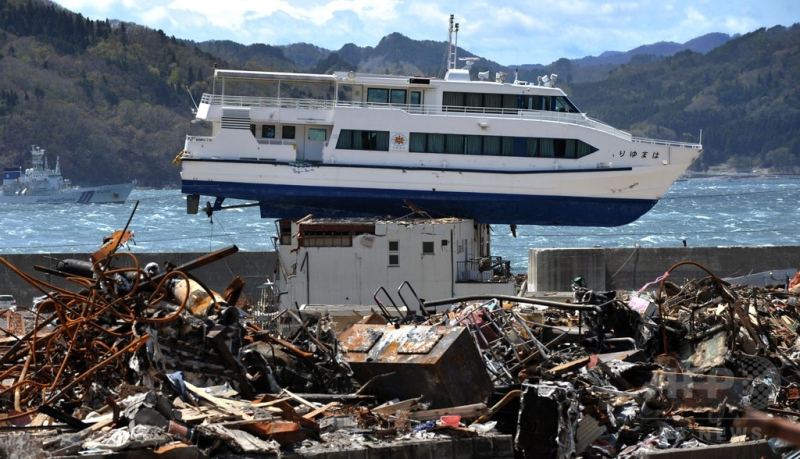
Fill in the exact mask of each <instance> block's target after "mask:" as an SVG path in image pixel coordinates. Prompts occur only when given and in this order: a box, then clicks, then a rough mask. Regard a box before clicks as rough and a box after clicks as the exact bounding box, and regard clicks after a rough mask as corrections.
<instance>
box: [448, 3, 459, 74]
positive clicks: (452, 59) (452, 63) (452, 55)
mask: <svg viewBox="0 0 800 459" xmlns="http://www.w3.org/2000/svg"><path fill="white" fill-rule="evenodd" d="M454 20H455V15H452V14H451V15H450V29H449V30H448V33H447V41H448V42H449V43H450V50H449V51H448V54H447V56H448V57H447V70H450V69H455V68H456V61H457V59H456V54H457V53H458V23H457V22H455V23H454V22H453V21H454ZM454 33H455V46H454V45H453V34H454Z"/></svg>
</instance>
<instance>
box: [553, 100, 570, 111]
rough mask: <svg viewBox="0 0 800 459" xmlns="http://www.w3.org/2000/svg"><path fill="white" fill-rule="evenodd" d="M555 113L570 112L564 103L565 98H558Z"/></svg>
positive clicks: (554, 108)
mask: <svg viewBox="0 0 800 459" xmlns="http://www.w3.org/2000/svg"><path fill="white" fill-rule="evenodd" d="M553 111H556V112H568V111H569V106H568V105H567V104H566V102H565V101H564V98H563V97H556V105H555V107H553Z"/></svg>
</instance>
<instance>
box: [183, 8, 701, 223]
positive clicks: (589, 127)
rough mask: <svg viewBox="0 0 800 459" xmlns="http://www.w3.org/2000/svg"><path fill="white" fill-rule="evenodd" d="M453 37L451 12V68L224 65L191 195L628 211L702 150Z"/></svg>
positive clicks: (502, 218) (269, 209) (318, 211)
mask: <svg viewBox="0 0 800 459" xmlns="http://www.w3.org/2000/svg"><path fill="white" fill-rule="evenodd" d="M457 29H458V28H457V25H456V32H457ZM452 37H453V20H452V17H451V21H450V52H449V56H448V70H447V73H446V75H445V77H444V78H443V79H437V78H432V77H421V76H412V77H408V76H393V75H369V74H359V73H355V72H352V71H351V72H334V73H333V74H331V75H318V74H299V73H282V72H264V71H244V70H229V69H215V71H214V89H213V92H212V94H208V93H206V94H204V95H203V96H202V99H201V101H200V104H199V106H198V107H197V110H196V120H193V122H210V123H211V127H212V132H211V135H209V136H193V135H190V136H187V138H186V141H185V146H184V149H183V151H181V153H180V154H179V155H178V157H176V160H175V163H176V164H178V163H180V164H181V166H182V170H181V187H182V191H183V193H184V194H186V195H187V206H188V211H189V212H190V213H192V212H196V211H197V208H198V204H199V201H200V196H201V195H202V196H207V197H213V198H215V199H214V203H213V205H212V204H211V203H210V202H209V203H208V204H207V207H208V208H209V210H211V211H213V210H219V209H223V208H224V207H223V201H224V200H225V199H229V198H231V199H239V200H247V201H252V202H253V204H254V205H258V206H259V207H260V210H261V216H262V217H264V218H300V217H303V216H305V215H308V214H313V215H314V216H315V217H319V218H348V217H376V216H377V217H385V216H394V217H402V216H406V215H411V214H417V215H427V216H430V217H433V218H441V217H457V218H468V219H473V220H475V221H476V222H478V223H496V224H526V225H571V226H618V225H623V224H627V223H630V222H632V221H634V220H636V219H637V218H639V217H640V216H641V215H643V214H644V213H646V212H647V211H648V210H650V209H651V208H652V207H653V206H654V205H655V204H656V203H657V202H658V200H659V199H660V198H661V197H662V196H663V195H664V194H665V193H666V192H667V190H668V189H669V188H670V186H671V185H672V183H673V182H674V181H675V180H676V179H678V177H679V176H680V175H681V174H682V173H683V172H684V171H686V169H687V168H688V167H689V165H691V163H692V162H693V161H694V160H695V159H696V158H697V156H698V155H699V154H700V152H701V151H702V145H700V144H699V143H685V142H676V141H669V140H653V139H644V138H638V137H634V136H632V135H631V134H629V133H627V132H623V131H621V130H618V129H615V128H613V127H611V126H609V125H607V124H604V123H602V122H600V121H598V120H595V119H592V118H590V117H588V116H587V115H586V114H585V113H583V112H582V111H581V110H579V109H578V107H577V105H576V104H574V103H573V102H572V101H571V100H570V98H569V97H567V95H566V94H565V93H564V91H562V90H561V89H560V88H558V87H556V85H555V82H556V80H557V75H549V76H543V77H540V78H539V79H538V81H536V82H527V81H520V80H519V79H517V78H516V77H514V80H513V81H506V75H504V74H503V73H499V72H498V73H496V74H495V75H490V74H489V72H480V73H478V74H477V75H473V73H474V72H470V64H471V63H472V61H473V60H474V59H473V58H468V59H460V60H459V59H457V56H456V49H457V47H455V46H453V40H452ZM456 43H457V40H456ZM458 62H465V64H464V66H463V67H462V68H457V67H458V65H457V63H458ZM473 77H476V78H473ZM509 79H510V78H509Z"/></svg>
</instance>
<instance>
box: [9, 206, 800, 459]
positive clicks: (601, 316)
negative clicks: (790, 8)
mask: <svg viewBox="0 0 800 459" xmlns="http://www.w3.org/2000/svg"><path fill="white" fill-rule="evenodd" d="M129 223H130V222H129ZM131 240H133V232H132V231H130V230H129V229H128V225H126V227H125V229H124V230H122V231H118V232H115V233H113V234H112V235H111V236H109V237H108V238H106V239H105V240H104V241H103V245H102V247H101V249H100V250H98V251H96V252H95V253H94V254H92V255H91V257H89V260H88V261H84V260H62V261H61V262H60V263H58V264H57V265H56V268H55V269H51V268H41V267H37V268H36V269H37V270H39V271H43V272H47V273H48V274H51V275H56V276H60V277H62V278H64V279H65V280H66V281H67V283H68V284H69V285H70V286H71V287H72V288H64V287H58V286H56V285H54V284H52V283H48V282H45V281H42V280H41V279H38V278H36V277H34V276H32V275H30V274H27V273H24V272H21V271H19V270H17V269H16V268H14V267H13V266H12V265H11V264H10V263H8V262H7V261H6V260H5V259H3V258H2V257H0V263H2V264H3V265H4V266H6V267H7V268H8V269H10V270H11V271H13V272H14V273H16V274H17V275H19V276H20V277H21V278H22V279H24V280H25V281H27V282H28V283H30V285H31V286H33V287H34V288H35V289H37V290H38V291H39V292H41V293H42V294H43V295H44V298H43V299H42V300H41V301H39V302H38V303H37V304H36V306H35V307H34V308H33V310H32V311H31V312H30V313H26V314H24V315H23V316H22V319H20V318H19V317H14V318H12V319H13V320H17V322H14V324H13V326H5V327H3V330H0V332H3V333H4V334H5V335H6V336H5V337H3V339H2V341H1V344H0V345H1V346H2V354H1V355H0V414H1V415H2V419H0V429H2V430H3V431H5V432H11V433H14V434H21V435H25V436H26V437H25V438H26V440H25V442H26V444H33V445H35V446H33V447H32V448H33V449H34V450H36V448H39V450H37V452H36V453H37V454H39V453H41V454H40V455H41V456H44V455H54V456H64V455H74V454H81V453H83V454H86V453H89V452H94V454H110V453H113V452H127V453H131V454H136V452H143V451H147V452H150V453H155V454H162V453H163V454H167V453H169V454H179V453H181V452H182V453H183V454H186V455H187V456H192V457H203V456H213V455H217V454H228V455H241V454H246V455H250V454H259V455H267V456H270V455H271V456H273V457H278V456H279V455H281V454H283V453H285V452H289V451H293V452H294V454H298V455H300V456H301V457H302V455H303V454H306V453H307V454H309V455H313V454H318V453H320V451H323V452H324V451H328V450H330V451H340V450H343V449H353V450H367V449H370V450H374V449H376V448H380V447H382V446H385V445H387V444H393V442H398V443H402V442H403V441H405V440H415V441H420V440H421V441H428V440H430V441H433V440H435V439H440V438H459V439H464V438H473V437H474V438H480V437H483V436H496V437H491V438H495V440H494V441H496V442H497V443H496V444H498V445H499V444H502V441H507V442H508V444H509V445H511V442H512V439H513V444H514V448H515V451H511V450H510V449H509V450H503V449H502V448H500V449H492V447H491V446H486V445H487V444H488V445H491V444H494V443H492V442H489V443H481V444H482V445H484V447H486V448H489V450H491V451H492V453H491V454H493V455H494V456H497V457H511V456H513V455H516V457H524V458H527V457H537V458H538V457H556V458H560V457H564V458H566V457H648V456H650V455H653V454H655V453H656V452H659V451H673V452H676V453H679V452H680V451H682V450H684V449H685V451H687V452H688V451H696V450H697V448H714V447H716V446H720V445H729V446H730V447H732V448H741V451H748V452H752V451H759V454H761V455H765V456H769V454H772V453H775V454H778V453H786V452H790V451H793V450H794V449H796V448H797V447H798V446H794V444H793V442H797V441H798V440H797V439H798V436H797V431H798V430H800V429H798V428H797V424H796V423H795V420H797V419H800V389H799V388H800V364H799V363H798V360H799V359H800V335H799V334H798V327H800V312H799V311H798V310H797V296H798V293H800V291H798V290H800V288H798V286H797V284H798V283H800V274H799V275H798V276H797V277H796V278H795V279H794V280H793V283H790V284H788V285H774V286H767V287H753V286H748V285H734V284H731V283H728V282H726V281H724V280H722V279H720V278H718V277H717V276H715V275H714V274H713V273H710V272H708V270H706V269H705V268H703V267H702V266H700V265H697V264H696V263H691V262H684V263H680V264H678V265H675V266H673V267H670V268H669V269H668V270H667V271H666V272H665V275H664V276H662V277H661V278H659V279H658V280H656V281H654V282H653V283H650V284H649V285H647V286H646V287H644V288H643V289H641V290H640V291H638V292H594V291H590V290H587V289H586V288H585V286H584V284H583V283H581V282H575V283H574V285H573V290H574V291H573V295H572V298H571V300H570V301H568V302H557V301H547V300H541V299H537V298H526V297H511V296H501V297H497V296H481V295H476V296H474V297H462V298H447V299H442V300H435V301H423V300H420V299H419V298H417V297H416V294H414V292H413V289H412V288H411V287H410V285H409V286H407V287H406V291H408V292H409V293H411V294H413V297H414V300H415V301H416V302H417V304H416V305H414V307H411V306H409V305H407V304H404V305H403V306H402V307H398V306H397V305H395V304H394V303H393V302H391V304H390V307H389V308H387V307H386V306H385V305H384V304H383V303H381V301H380V300H379V299H378V296H379V295H378V293H380V289H379V292H378V293H376V303H377V308H378V310H379V312H380V314H377V313H376V314H372V315H369V316H366V317H364V318H363V320H362V321H361V323H358V324H354V325H350V326H348V327H347V328H339V325H338V324H337V323H336V322H335V321H334V320H333V319H331V318H330V317H328V316H327V315H325V314H320V313H310V312H308V311H301V310H300V308H298V310H297V311H295V310H292V309H286V310H282V311H276V312H275V313H273V314H270V315H269V316H268V317H261V318H260V319H259V321H256V320H249V319H248V318H247V316H246V314H243V312H246V311H242V309H240V307H239V306H243V304H244V303H241V302H240V301H239V300H240V296H241V292H242V286H243V281H242V280H241V279H239V278H234V279H232V280H231V282H230V284H229V286H228V288H227V289H226V290H225V291H224V292H222V293H221V294H220V293H217V292H214V291H212V290H210V289H208V288H207V287H206V286H205V285H204V283H203V281H202V279H199V278H197V276H195V275H193V274H192V271H193V270H194V269H196V268H197V267H200V266H203V265H207V264H209V263H213V262H215V261H217V260H220V259H223V258H224V257H225V256H227V255H229V254H231V253H234V252H236V250H238V249H237V248H236V246H231V247H227V248H224V249H221V250H218V251H215V252H212V253H210V254H208V255H205V256H201V257H199V258H197V259H196V260H193V261H192V262H189V263H186V264H184V265H181V266H174V265H172V264H171V263H169V262H168V261H165V263H164V264H163V265H156V264H154V263H151V264H148V265H145V266H141V264H140V263H139V260H138V258H137V257H136V256H135V255H134V254H132V253H130V252H124V251H121V250H120V248H122V247H125V244H126V242H128V241H131ZM688 269H692V270H693V271H691V272H692V273H696V272H698V271H699V272H702V273H703V277H700V278H696V277H693V278H689V279H688V280H686V281H685V282H684V283H683V284H682V285H681V284H679V283H677V282H676V281H675V279H676V278H677V277H678V276H679V275H681V273H684V272H685V271H686V270H688ZM383 293H384V295H383V296H384V297H386V296H388V295H386V294H385V290H384V291H383ZM389 299H390V298H389ZM401 299H403V298H402V295H401ZM403 302H404V303H405V299H403ZM442 307H446V310H445V311H442V312H434V308H442ZM417 309H418V310H419V314H416V313H411V312H409V311H412V310H417ZM8 320H9V319H8V318H6V322H5V323H6V325H8ZM20 320H22V322H21V323H20V322H19V321H20ZM451 416H454V417H452V418H451ZM445 417H447V418H445ZM453 419H455V420H456V421H453ZM445 421H446V422H445ZM770 436H776V437H780V438H783V439H785V440H786V441H787V442H788V443H786V442H784V443H783V446H782V447H780V445H779V444H777V443H775V442H771V443H770V444H772V445H773V446H774V449H775V451H772V452H770V451H769V447H768V446H767V443H766V442H763V439H764V438H767V437H770ZM3 438H4V435H0V444H3V443H2V442H3V441H4V440H3ZM487 438H490V437H487ZM502 439H505V440H502ZM478 444H479V443H475V445H478ZM326 448H327V449H326ZM475 448H478V446H475ZM509 448H511V446H509ZM765 448H766V450H765ZM780 448H782V449H780ZM509 451H511V452H509ZM479 454H486V453H485V452H479V453H476V455H479ZM365 457H366V456H365Z"/></svg>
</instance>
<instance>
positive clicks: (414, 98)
mask: <svg viewBox="0 0 800 459" xmlns="http://www.w3.org/2000/svg"><path fill="white" fill-rule="evenodd" d="M410 103H411V105H419V104H421V103H422V93H421V92H419V91H411V101H410Z"/></svg>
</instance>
